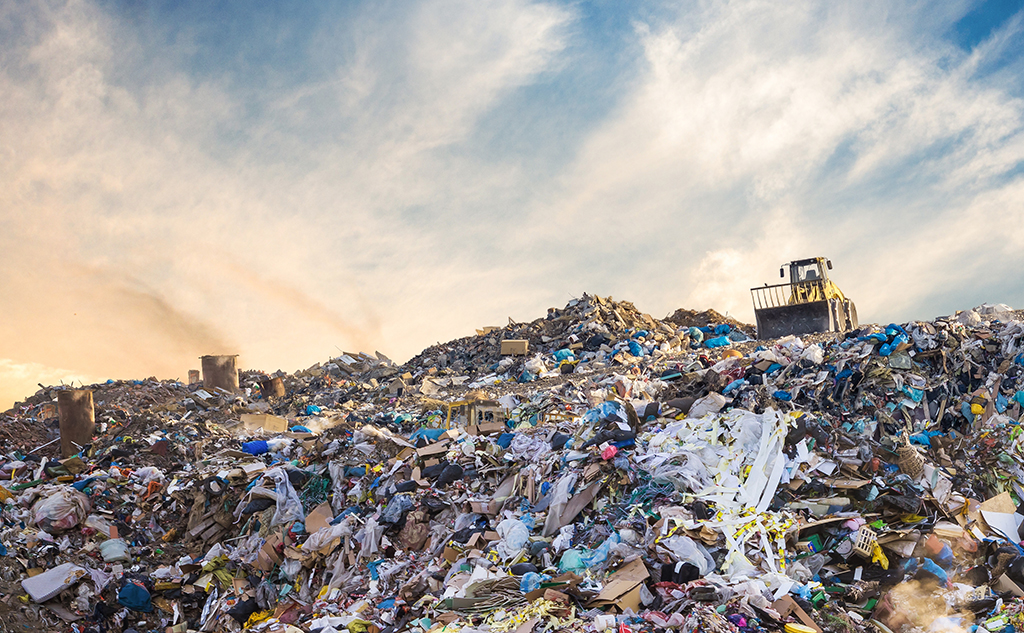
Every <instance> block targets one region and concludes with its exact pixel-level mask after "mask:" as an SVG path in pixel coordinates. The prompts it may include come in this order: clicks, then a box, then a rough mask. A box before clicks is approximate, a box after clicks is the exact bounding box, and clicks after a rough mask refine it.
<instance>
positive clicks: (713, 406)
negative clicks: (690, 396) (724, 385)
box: [686, 392, 725, 419]
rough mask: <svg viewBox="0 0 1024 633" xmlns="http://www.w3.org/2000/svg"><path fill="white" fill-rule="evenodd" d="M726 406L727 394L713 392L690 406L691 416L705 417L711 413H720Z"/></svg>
mask: <svg viewBox="0 0 1024 633" xmlns="http://www.w3.org/2000/svg"><path fill="white" fill-rule="evenodd" d="M724 406H725V396H723V395H722V394H720V393H716V392H711V393H709V394H708V395H706V396H704V397H703V398H700V399H699V400H697V401H696V402H694V403H693V406H692V407H690V413H689V414H688V415H687V416H686V417H689V418H698V419H699V418H703V417H704V416H706V415H707V414H709V413H718V412H719V411H721V410H722V407H724Z"/></svg>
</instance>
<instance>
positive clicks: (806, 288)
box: [750, 279, 827, 310]
mask: <svg viewBox="0 0 1024 633" xmlns="http://www.w3.org/2000/svg"><path fill="white" fill-rule="evenodd" d="M750 295H751V297H752V298H753V300H754V309H755V310H763V309H765V308H779V307H782V306H791V305H797V304H800V303H810V302H811V301H822V300H824V299H825V298H826V297H827V289H826V287H825V282H824V280H821V279H815V280H813V281H801V282H798V283H795V284H776V285H774V286H761V287H759V288H751V289H750Z"/></svg>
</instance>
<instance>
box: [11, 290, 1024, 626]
mask: <svg viewBox="0 0 1024 633" xmlns="http://www.w3.org/2000/svg"><path fill="white" fill-rule="evenodd" d="M705 318H706V319H708V320H707V321H704V319H705ZM1022 320H1024V315H1022V314H1021V313H1015V312H1012V311H1009V310H1008V309H1006V308H1005V307H995V308H993V307H983V308H981V309H976V310H969V311H965V312H961V313H958V314H957V315H954V316H952V317H947V318H941V319H936V320H934V321H930V322H912V323H905V324H890V325H888V326H886V327H877V326H867V327H864V328H861V329H860V330H858V331H855V332H850V333H846V334H826V335H815V336H809V337H803V338H798V337H787V338H784V339H779V340H773V341H759V340H754V339H753V334H754V333H753V330H752V329H751V328H750V327H749V326H744V325H743V324H739V323H737V322H734V321H729V320H727V319H725V318H724V317H722V316H721V315H718V314H717V313H713V312H711V311H709V312H706V313H695V312H687V311H677V312H676V313H675V314H674V315H672V316H670V317H669V318H667V319H664V320H658V319H654V318H652V317H651V316H649V315H646V314H643V313H641V312H639V311H638V310H636V308H635V307H634V306H633V305H632V304H630V303H627V302H616V301H613V300H611V299H610V298H609V299H603V298H600V297H596V296H589V295H584V297H583V298H581V299H579V300H573V301H571V302H570V303H569V304H568V305H567V306H565V308H563V309H559V310H555V309H552V310H550V311H549V312H548V315H547V316H546V317H545V318H542V319H538V320H536V321H533V322H531V323H509V324H508V325H507V326H505V327H503V328H484V329H482V330H481V331H479V332H478V334H477V335H476V336H473V337H468V338H464V339H459V340H457V341H452V342H450V343H447V344H443V345H437V346H434V347H431V348H429V349H427V350H424V352H423V353H421V354H420V355H418V356H416V357H415V358H413V359H412V360H410V361H409V362H407V363H405V364H403V365H397V364H395V363H394V362H392V361H391V360H390V359H388V358H387V357H386V356H383V355H381V354H379V353H378V354H374V355H369V354H356V353H346V354H342V355H341V356H339V357H336V358H332V359H331V360H330V361H329V362H327V363H324V364H322V365H317V366H314V367H312V368H310V369H307V370H304V371H300V372H296V373H295V374H291V375H285V374H280V373H278V374H275V375H267V374H263V373H261V372H254V371H246V372H242V373H241V375H240V382H239V389H238V390H237V391H228V390H223V389H218V388H214V387H211V386H208V385H203V384H202V383H195V384H184V383H180V382H169V381H158V380H155V379H148V380H143V381H131V382H124V381H122V382H114V381H109V382H107V383H105V384H98V385H93V386H91V387H89V388H88V389H89V390H91V391H92V396H93V402H94V407H95V421H96V427H95V434H94V436H93V437H91V438H90V441H88V442H87V443H85V444H80V445H77V446H76V447H75V450H76V451H77V453H76V454H74V455H67V456H65V455H61V448H60V442H59V430H58V427H59V423H58V414H59V411H58V406H57V395H58V392H59V391H60V390H61V389H62V388H61V387H56V388H47V389H43V390H41V391H40V392H39V393H37V394H36V395H35V396H33V397H31V398H29V399H27V400H26V401H24V402H22V403H19V404H18V405H16V406H15V407H14V408H13V409H11V410H10V411H7V412H6V413H4V414H3V415H2V418H0V449H2V451H3V453H4V456H5V457H4V462H3V464H2V466H0V479H2V480H3V481H2V482H0V483H2V488H0V497H2V500H3V503H4V506H3V512H2V515H0V516H2V519H3V527H2V529H0V554H2V556H0V594H2V596H0V625H2V627H3V629H4V630H53V631H77V632H79V633H82V632H84V631H136V632H139V633H142V632H145V631H168V632H174V633H183V632H185V631H237V630H242V629H246V630H254V631H274V632H277V631H288V632H293V631H319V632H320V633H332V632H335V631H346V630H347V631H350V632H352V633H365V632H373V633H381V632H383V633H392V632H394V633H398V632H400V631H416V632H424V633H425V632H428V631H441V630H444V631H467V632H468V631H493V632H502V633H503V632H508V631H517V632H519V633H535V632H540V631H550V630H554V629H571V630H578V631H588V632H589V631H608V630H612V629H618V630H619V631H620V632H624V631H635V632H639V631H648V630H649V631H654V630H665V629H677V630H680V631H683V632H685V633H690V632H692V631H696V630H698V629H700V630H709V631H715V632H719V633H726V632H728V633H740V632H742V633H755V632H760V631H782V630H784V631H785V632H786V633H823V632H825V631H828V632H829V633H855V632H861V631H874V632H880V633H891V632H898V631H901V630H908V631H909V630H917V629H920V630H929V631H944V630H950V629H953V630H958V631H960V630H964V631H966V630H968V629H971V627H972V626H980V627H983V628H985V629H986V630H988V631H992V632H995V631H1003V630H1007V629H1010V630H1012V628H1011V627H1015V626H1021V625H1024V601H1022V597H1024V556H1022V550H1021V549H1020V548H1019V546H1018V542H1020V541H1021V537H1020V534H1019V532H1018V531H1019V528H1020V524H1021V523H1022V522H1024V514H1022V513H1021V512H1018V510H1017V507H1018V505H1019V504H1020V502H1021V500H1022V499H1024V489H1022V487H1021V485H1022V483H1024V471H1022V470H1021V460H1022V458H1024V454H1022V449H1021V443H1022V442H1024V439H1022V437H1021V432H1020V427H1019V422H1020V419H1021V406H1022V405H1024V390H1022V387H1024V384H1022V382H1021V375H1022V371H1024V322H1022ZM503 348H504V353H503Z"/></svg>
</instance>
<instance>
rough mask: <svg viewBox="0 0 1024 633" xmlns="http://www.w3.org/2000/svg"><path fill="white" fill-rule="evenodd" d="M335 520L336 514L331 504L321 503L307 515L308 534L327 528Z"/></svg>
mask: <svg viewBox="0 0 1024 633" xmlns="http://www.w3.org/2000/svg"><path fill="white" fill-rule="evenodd" d="M333 520H334V512H333V511H331V504H329V503H327V502H326V501H325V502H324V503H321V504H320V505H318V506H317V507H315V508H313V510H312V511H311V512H310V513H309V514H307V515H306V533H307V534H312V533H313V532H316V531H317V530H320V529H322V528H325V527H327V526H328V525H330V524H331V521H333Z"/></svg>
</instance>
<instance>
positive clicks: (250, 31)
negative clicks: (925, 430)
mask: <svg viewBox="0 0 1024 633" xmlns="http://www.w3.org/2000/svg"><path fill="white" fill-rule="evenodd" d="M263 4H266V3H263ZM1022 82H1024V10H1022V3H1021V2H1004V1H997V0H987V1H986V0H980V1H967V0H962V1H961V0H949V1H943V2H934V3H928V2H903V1H900V0H886V1H883V2H872V1H870V0H865V1H858V2H834V1H829V0H823V1H811V0H806V1H805V0H794V1H793V2H786V3H778V2H768V1H757V0H754V1H750V2H745V1H722V2H719V1H713V0H700V1H695V2H686V1H684V2H646V1H637V2H621V1H620V0H604V1H595V2H585V1H572V2H568V1H554V0H551V1H528V0H495V1H487V2H484V1H481V0H402V1H395V2H389V1H387V0H375V1H372V2H370V1H367V2H345V3H338V2H313V1H308V0H305V1H303V2H280V3H269V4H266V6H261V3H255V4H253V3H218V2H180V1H176V2H168V3H160V2H137V1H134V0H132V1H128V0H123V1H118V0H97V1H94V0H71V1H42V2H36V1H32V0H26V1H25V2H3V3H0V94H2V95H4V97H3V98H2V99H0V308H2V316H0V409H3V408H6V407H7V406H9V405H10V404H11V403H13V402H14V401H15V400H19V399H22V398H23V397H25V396H28V395H31V394H32V393H34V392H35V391H36V390H37V389H38V386H37V383H42V384H55V383H59V382H61V381H63V382H65V383H68V382H70V381H75V384H78V381H83V382H85V383H86V384H88V383H90V382H95V381H100V380H106V379H108V378H114V379H121V378H145V377H149V376H156V377H159V378H185V377H186V376H187V372H188V370H189V369H191V368H198V367H199V361H198V357H199V356H200V355H203V354H238V355H239V364H240V365H241V366H242V367H243V368H254V369H262V370H266V371H274V370H277V369H284V370H286V371H294V370H296V369H299V368H304V367H308V366H310V365H312V364H314V363H316V362H322V361H325V360H326V359H328V358H330V357H331V356H336V355H338V354H339V353H340V352H341V351H343V350H344V351H360V350H361V351H367V352H373V351H377V350H379V351H381V352H383V353H384V354H387V355H388V356H390V357H392V358H394V359H395V360H398V361H404V360H405V359H407V358H409V357H411V356H413V355H415V354H416V353H418V352H419V351H420V350H421V349H423V348H425V347H427V346H429V345H432V344H434V343H436V342H438V341H447V340H451V339H454V338H458V337H462V336H466V335H469V334H472V333H473V331H474V328H477V327H481V326H484V325H503V324H505V323H507V322H508V319H509V318H511V319H514V320H517V321H526V320H532V319H534V318H537V317H540V316H543V315H544V314H545V312H546V309H547V308H548V307H553V306H562V305H564V304H565V303H566V302H568V301H569V300H570V299H572V298H573V297H579V296H580V295H581V294H582V293H584V292H588V293H592V294H600V295H602V296H609V295H611V296H613V297H614V298H616V299H624V300H629V301H632V302H634V303H635V304H636V306H637V307H638V308H639V309H641V310H643V311H645V312H649V313H651V314H652V315H654V316H656V317H662V316H665V315H667V314H669V313H671V312H672V311H674V310H675V309H676V308H679V307H686V308H690V309H706V308H714V309H716V310H718V311H720V312H723V313H729V314H730V315H732V316H735V317H737V318H740V319H743V320H747V321H751V320H752V319H753V311H752V308H751V300H750V294H749V289H750V288H751V287H753V286H759V285H762V284H764V283H765V282H771V283H774V282H775V281H776V280H777V279H778V272H777V271H778V268H779V265H780V264H781V263H783V262H786V261H789V260H791V259H798V258H804V257H812V256H826V257H828V258H830V259H831V260H832V262H833V264H834V266H835V268H834V269H833V270H832V277H833V279H834V280H835V281H836V282H837V283H838V284H839V286H840V287H841V288H842V289H843V290H844V291H845V292H846V294H847V295H848V296H849V297H851V298H852V299H853V300H854V301H855V302H856V304H857V307H858V312H859V315H860V319H861V321H862V322H881V323H888V322H892V321H900V322H902V321H907V320H911V319H928V318H933V317H935V316H938V315H944V314H950V313H952V312H954V311H956V310H958V309H964V308H970V307H973V306H976V305H979V304H981V303H983V302H991V303H995V302H1003V303H1007V304H1009V305H1011V306H1012V307H1015V308H1020V307H1024V275H1022V274H1021V273H1020V270H1021V269H1022V266H1024V84H1022Z"/></svg>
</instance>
